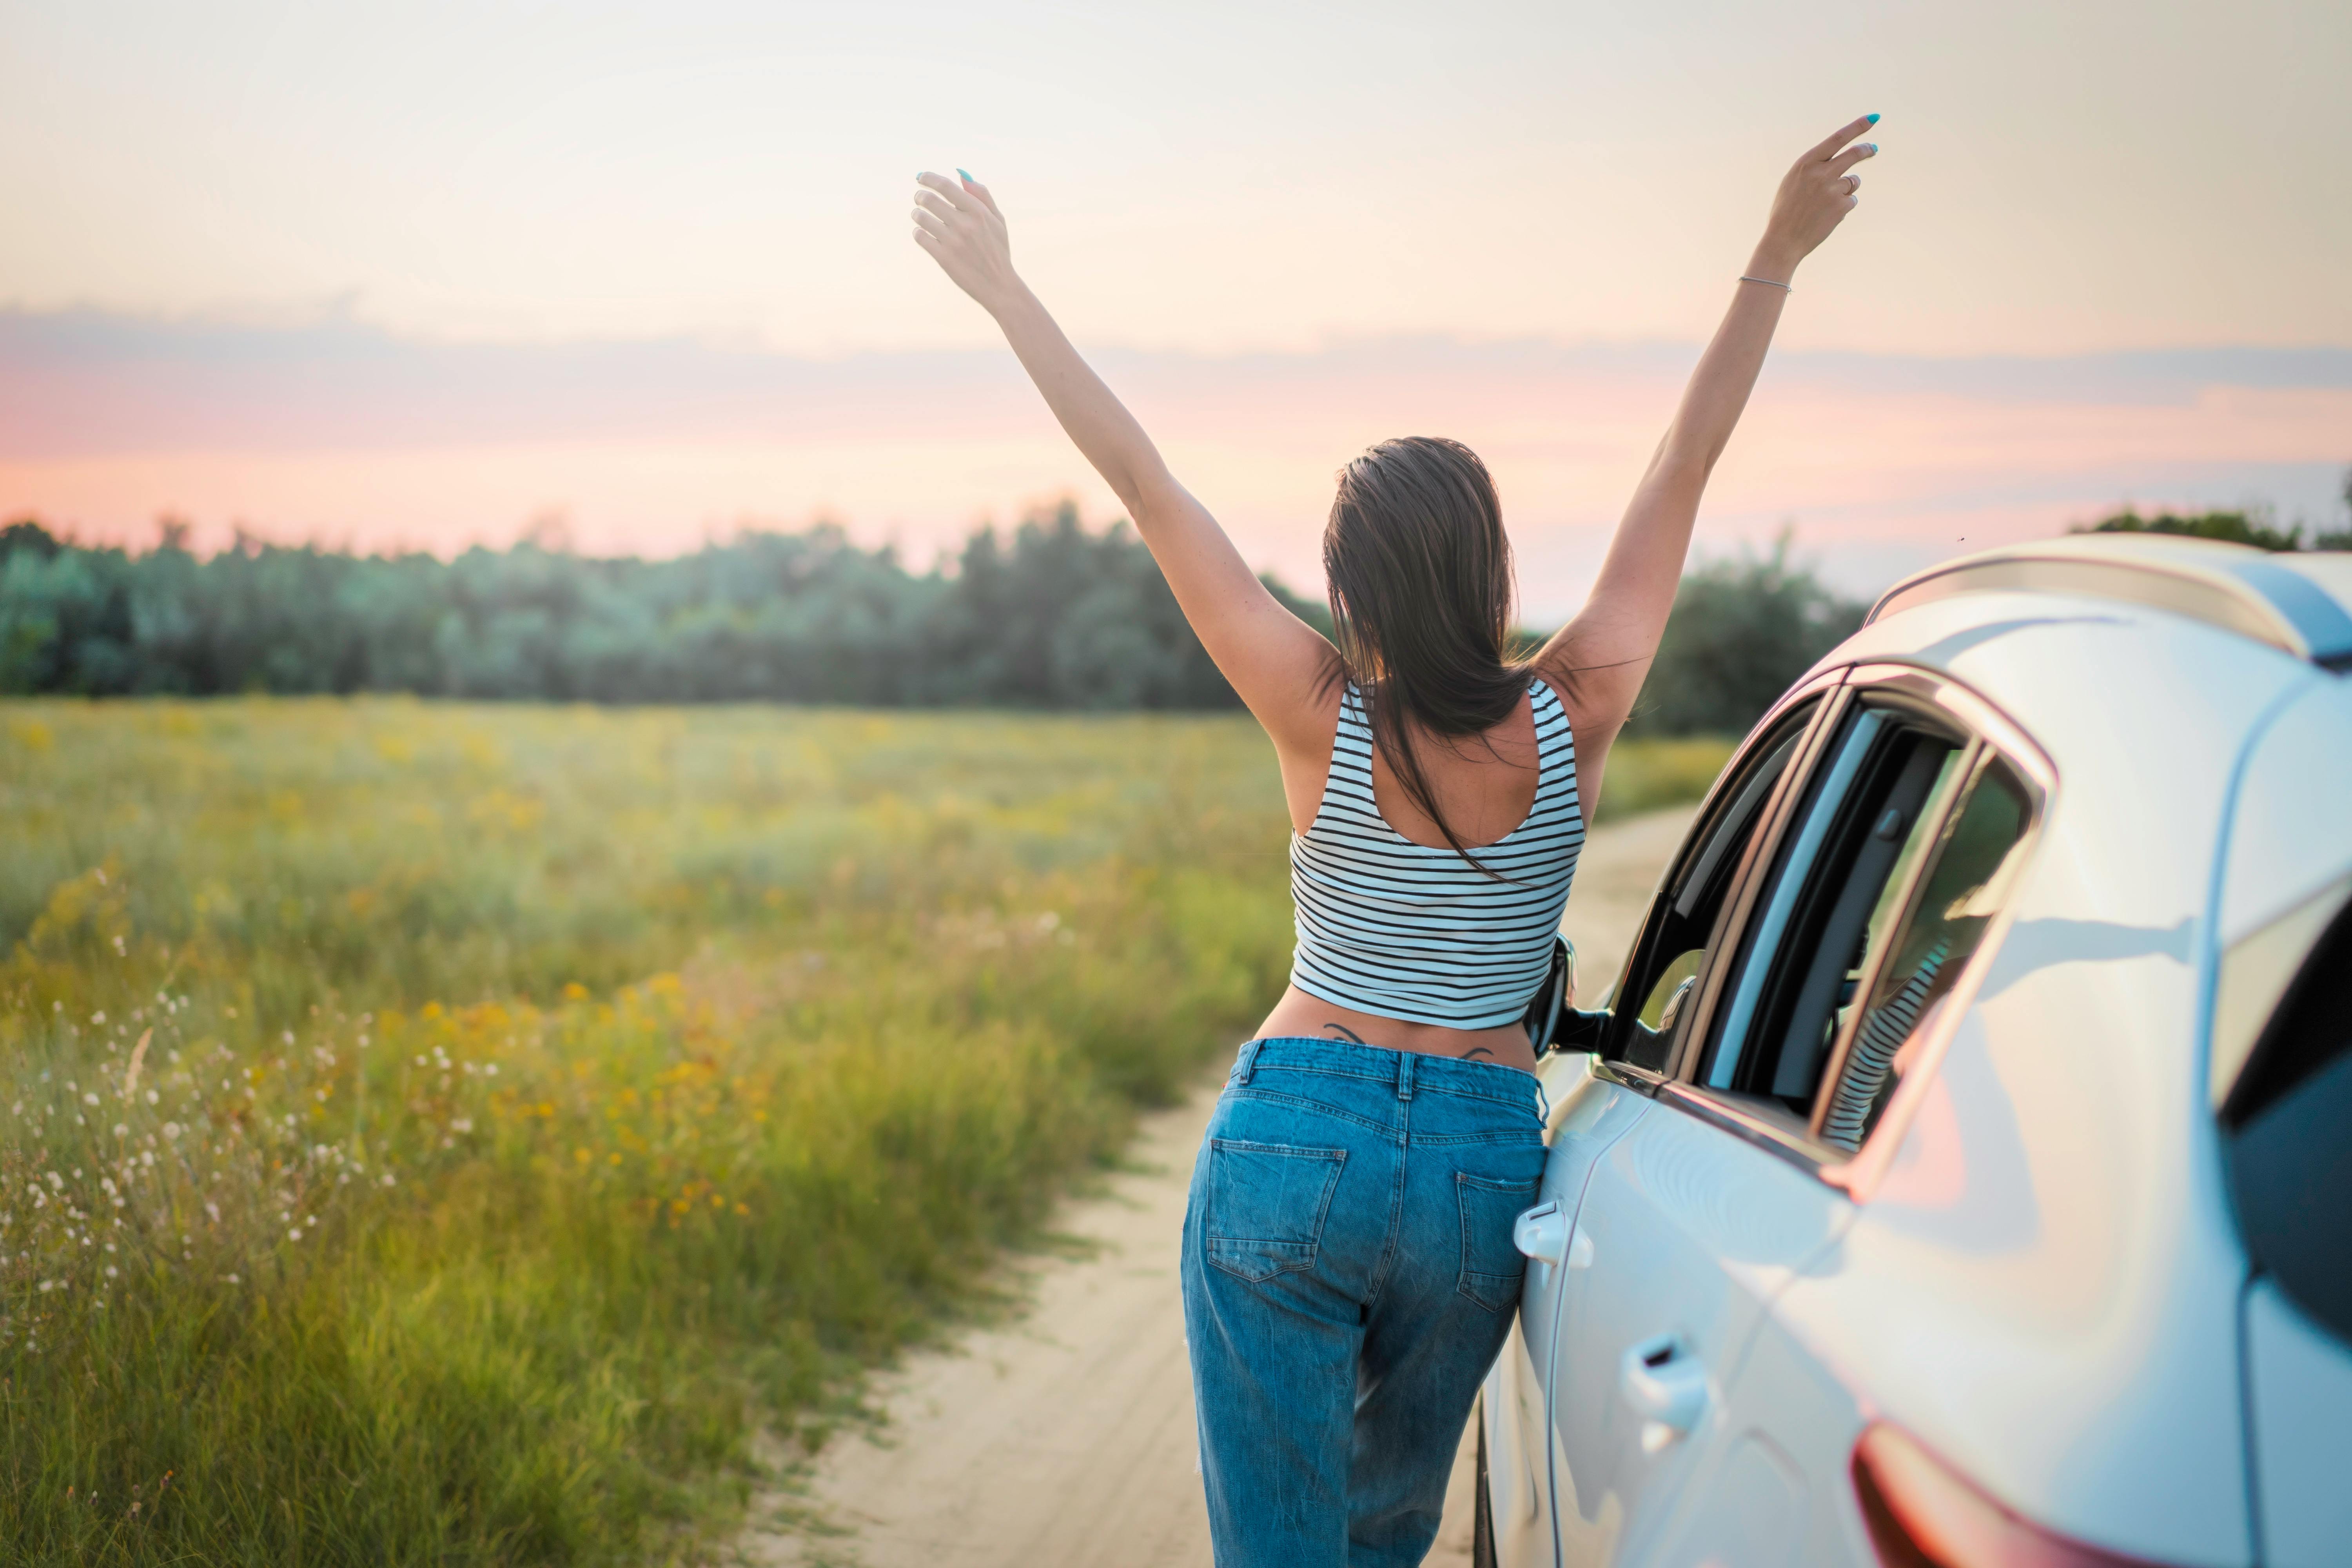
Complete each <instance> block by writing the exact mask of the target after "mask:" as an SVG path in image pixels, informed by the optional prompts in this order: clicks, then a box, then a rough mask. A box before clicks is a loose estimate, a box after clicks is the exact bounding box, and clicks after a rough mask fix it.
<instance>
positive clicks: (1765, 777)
mask: <svg viewBox="0 0 2352 1568" xmlns="http://www.w3.org/2000/svg"><path fill="white" fill-rule="evenodd" d="M1819 710H1820V700H1819V699H1813V700H1809V701H1806V702H1803V703H1801V704H1799V705H1798V706H1797V707H1795V708H1793V709H1791V710H1790V711H1789V712H1788V713H1787V714H1785V715H1783V716H1782V718H1781V719H1780V721H1779V722H1777V723H1776V724H1774V725H1773V726H1772V727H1771V728H1770V729H1769V730H1768V731H1766V732H1765V733H1764V734H1762V735H1761V736H1759V737H1758V739H1757V740H1756V741H1755V742H1753V743H1751V744H1750V745H1749V746H1748V750H1747V751H1746V752H1744V753H1742V754H1741V755H1740V756H1738V757H1737V758H1735V759H1734V760H1733V762H1732V763H1731V766H1730V767H1729V768H1727V770H1726V771H1725V784H1724V785H1723V787H1722V788H1720V789H1719V790H1718V791H1717V795H1716V801H1717V804H1716V805H1713V806H1711V807H1710V808H1709V811H1708V814H1707V816H1706V819H1705V820H1704V821H1702V822H1701V824H1700V825H1699V827H1698V830H1697V831H1696V832H1695V833H1694V834H1693V835H1692V836H1691V837H1690V840H1689V841H1688V843H1687V844H1685V847H1684V850H1683V854H1682V858H1680V859H1679V860H1678V861H1676V862H1675V868H1674V871H1673V873H1672V875H1671V876H1669V877H1668V879H1666V882H1665V885H1664V890H1663V891H1662V892H1661V894H1660V895H1659V898H1658V900H1657V901H1656V902H1655V904H1654V905H1653V906H1652V908H1651V910H1650V914H1649V918H1648V920H1647V921H1646V922H1645V923H1644V926H1643V933H1642V939H1641V941H1640V942H1639V943H1638V944H1637V945H1636V947H1635V949H1634V952H1633V958H1632V960H1631V961H1630V962H1629V963H1627V964H1626V968H1625V976H1624V979H1623V981H1622V982H1621V983H1620V984H1619V985H1618V987H1617V991H1616V994H1617V997H1618V1000H1619V1002H1620V1004H1621V1005H1620V1006H1619V1008H1618V1010H1617V1017H1616V1018H1615V1019H1614V1020H1613V1021H1612V1027H1611V1032H1610V1035H1609V1037H1608V1038H1607V1039H1606V1040H1605V1041H1604V1044H1603V1047H1602V1054H1603V1055H1605V1056H1608V1057H1611V1058H1614V1059H1617V1060H1622V1061H1627V1062H1631V1063H1633V1065H1634V1066H1636V1067H1641V1068H1648V1069H1649V1070H1650V1071H1652V1072H1662V1071H1664V1069H1665V1065H1666V1063H1667V1062H1668V1061H1669V1060H1670V1059H1671V1058H1672V1056H1673V1052H1674V1046H1675V1039H1676V1038H1677V1037H1678V1034H1679V1031H1680V1030H1681V1029H1682V1028H1683V1027H1684V1026H1686V1025H1687V1023H1688V1020H1689V1009H1688V1007H1687V1003H1688V1001H1689V999H1690V995H1691V991H1692V987H1693V986H1694V985H1695V984H1696V980H1697V976H1698V973H1699V969H1700V966H1701V964H1702V963H1703V961H1704V960H1705V958H1706V944H1707V942H1709V941H1710V940H1712V938H1713V935H1714V931H1715V927H1716V923H1717V915H1718V914H1719V913H1720V912H1721V911H1722V908H1723V902H1724V900H1725V899H1726V898H1727V896H1728V895H1729V892H1730V889H1731V885H1732V880H1733V872H1734V871H1735V870H1737V869H1738V865H1739V861H1740V858H1741V855H1742V853H1743V852H1744V851H1745V849H1746V847H1747V845H1748V839H1749V838H1750V837H1753V835H1754V834H1755V832H1756V829H1757V826H1758V825H1759V823H1760V822H1761V821H1762V819H1763V816H1764V807H1765V805H1766V803H1767V802H1769V800H1770V799H1771V795H1772V786H1773V785H1774V784H1778V783H1779V782H1780V775H1781V774H1782V773H1785V772H1786V771H1787V770H1788V766H1789V762H1790V758H1791V757H1793V756H1794V755H1795V754H1796V752H1797V747H1798V744H1799V742H1801V741H1802V740H1803V739H1804V735H1805V730H1806V727H1807V726H1808V725H1809V724H1810V723H1811V721H1812V720H1813V718H1814V716H1815V715H1816V714H1817V713H1818V712H1819Z"/></svg>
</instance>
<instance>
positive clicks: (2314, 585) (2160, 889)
mask: <svg viewBox="0 0 2352 1568" xmlns="http://www.w3.org/2000/svg"><path fill="white" fill-rule="evenodd" d="M2347 607H2352V555H2344V554H2332V555H2323V554H2305V555H2264V554H2262V553H2260V552H2255V551H2252V550H2247V549H2243V548H2241V547H2237V546H2231V545H2221V544H2211V543H2206V542H2198V541H2182V540H2171V539H2163V538H2150V537H2147V536H2137V537H2132V536H2126V537H2117V536H2099V537H2092V538H2077V539H2070V540H2065V541H2061V542H2052V543H2048V544H2043V545H2036V546H2030V547H2023V548H2019V549H2012V550H2002V551H1995V552H1988V553H1986V554H1982V555H1978V556H1973V557H1969V558H1965V559H1962V560H1959V561H1956V562H1953V563H1948V564H1947V565H1944V566H1941V567H1937V568H1936V569H1935V570H1933V571H1930V572H1927V573H1923V574H1919V575H1917V576H1915V577H1912V578H1910V579H1909V580H1907V581H1906V582H1905V583H1903V584H1899V585H1898V586H1897V587H1895V589H1894V590H1893V591H1892V592H1890V593H1889V594H1888V595H1886V596H1885V598H1884V599H1883V600H1881V601H1880V602H1879V604H1878V605H1877V607H1876V608H1875V609H1874V611H1873V613H1872V615H1871V618H1870V620H1869V622H1868V624H1867V625H1866V626H1864V628H1863V629H1862V631H1860V632H1859V633H1857V634H1856V635H1855V636H1854V637H1852V638H1851V639H1849V640H1848V641H1847V642H1846V643H1844V644H1843V646H1842V647H1839V648H1838V649H1837V650H1836V651H1835V652H1834V653H1832V655H1831V656H1830V657H1829V658H1826V659H1824V660H1823V661H1822V663H1821V664H1820V665H1819V666H1817V667H1816V668H1815V669H1814V670H1813V671H1812V672H1811V674H1809V675H1808V676H1807V677H1806V678H1805V679H1803V680H1802V681H1801V682H1800V683H1799V684H1798V685H1797V686H1796V687H1795V688H1794V689H1791V690H1790V692H1789V693H1788V695H1787V696H1785V697H1784V698H1782V699H1781V700H1780V704H1779V705H1778V706H1777V707H1776V708H1775V709H1774V710H1772V712H1771V713H1770V714H1769V715H1768V716H1767V717H1766V718H1765V720H1764V721H1763V722H1762V723H1761V724H1759V726H1758V727H1757V729H1756V731H1755V732H1754V733H1753V734H1752V735H1750V736H1749V737H1748V741H1747V742H1746V744H1745V745H1744V746H1743V747H1742V748H1741V749H1740V752H1739V753H1738V756H1737V757H1736V758H1735V759H1734V760H1733V762H1732V763H1731V764H1730V766H1729V767H1728V768H1727V770H1726V771H1725V773H1724V775H1723V777H1722V778H1721V780H1719V781H1718V782H1717V785H1716V787H1715V790H1714V792H1713V794H1712V795H1710V796H1709V798H1708V800H1707V802H1706V805H1705V806H1704V807H1703V808H1702V809H1701V811H1700V813H1699V816H1698V818H1697V821H1696V826H1694V828H1693V829H1692V832H1691V834H1690V837H1689V838H1688V840H1687V841H1686V843H1685V845H1684V847H1683V848H1682V850H1681V852H1680V854H1679V856H1678V857H1677V858H1676V859H1675V862H1674V864H1673V865H1672V866H1671V868H1669V869H1668V871H1667V873H1666V875H1665V878H1664V880H1663V882H1662V883H1661V884H1660V886H1659V889H1658V891H1657V893H1656V895H1655V896H1654V900H1653V901H1652V904H1651V907H1650V910H1649V912H1648V914H1647V916H1646V918H1645V920H1644V921H1643V928H1642V932H1641V935H1640V938H1639V940H1638V942H1636V944H1635V947H1634V949H1633V955H1632V957H1631V958H1630V959H1629V960H1628V962H1627V966H1626V971H1625V973H1624V975H1623V976H1622V978H1621V982H1620V984H1618V985H1617V987H1616V988H1615V990H1614V993H1613V996H1614V999H1615V1003H1616V1005H1615V1007H1614V1009H1613V1011H1603V1012H1600V1013H1592V1014H1583V1015H1570V1016H1569V1017H1570V1023H1571V1025H1572V1026H1573V1027H1572V1028H1571V1030H1570V1043H1571V1044H1574V1045H1578V1046H1582V1047H1589V1048H1588V1049H1560V1050H1555V1051H1553V1052H1552V1053H1550V1054H1549V1055H1548V1056H1546V1057H1545V1058H1543V1065H1542V1070H1543V1075H1544V1079H1545V1084H1546V1088H1547V1089H1548V1090H1549V1096H1550V1099H1551V1103H1552V1106H1553V1110H1552V1116H1551V1122H1550V1128H1549V1134H1548V1136H1549V1142H1550V1147H1551V1153H1550V1158H1549V1168H1548V1170H1547V1172H1546V1173H1545V1177H1544V1185H1543V1188H1542V1191H1541V1192H1540V1194H1538V1199H1539V1201H1538V1205H1537V1206H1536V1207H1535V1208H1533V1209H1532V1210H1530V1211H1529V1212H1528V1214H1526V1215H1523V1216H1522V1217H1521V1219H1520V1221H1519V1226H1518V1237H1519V1244H1520V1250H1521V1251H1522V1252H1524V1253H1526V1254H1527V1255H1528V1258H1529V1262H1528V1270H1527V1282H1526V1286H1525V1290H1524V1294H1523V1297H1522V1299H1521V1303H1520V1310H1519V1318H1518V1323H1517V1329H1516V1331H1514V1333H1513V1334H1512V1336H1511V1340H1510V1342H1509V1343H1508V1344H1507V1346H1506V1347H1505V1350H1504V1352H1503V1354H1502V1357H1501V1359H1500V1360H1499V1361H1498V1362H1497V1363H1496V1367H1495V1370H1494V1372H1493V1373H1491V1374H1490V1376H1489V1378H1488V1380H1487V1383H1486V1388H1485V1391H1484V1394H1483V1396H1482V1398H1481V1401H1480V1407H1479V1415H1478V1416H1477V1420H1478V1421H1479V1424H1480V1426H1479V1438H1480V1458H1481V1467H1480V1469H1481V1474H1480V1483H1481V1484H1480V1488H1479V1492H1478V1499H1477V1500H1478V1504H1479V1515H1480V1517H1479V1521H1478V1532H1477V1550H1478V1555H1479V1560H1480V1561H1481V1562H1482V1563H1500V1564H1504V1565H1506V1568H1565V1565H1571V1564H1599V1563H1612V1564H1643V1565H1651V1564H1655V1565H1662V1568H1663V1565H1673V1568H1682V1565H1686V1564H1700V1563H1712V1564H1721V1565H1726V1568H1738V1565H1748V1564H1752V1565H1755V1568H1777V1565H1782V1564H1787V1565H1791V1568H1794V1565H1799V1564H1802V1565H1806V1568H1811V1565H1813V1564H1858V1565H1859V1564H1878V1563H1884V1564H1888V1565H1909V1564H1928V1563H1932V1564H1938V1565H1941V1568H1987V1565H1990V1564H2032V1565H2035V1568H2059V1565H2071V1564H2094V1563H2161V1564H2173V1565H2182V1568H2186V1565H2189V1564H2231V1565H2238V1564H2254V1563H2261V1564H2268V1565H2270V1568H2319V1565H2320V1564H2346V1563H2352V909H2347V895H2352V677H2347V675H2346V674H2345V673H2344V672H2345V671H2347V670H2352V613H2347ZM1572 915H1573V906H1571V919H1572Z"/></svg>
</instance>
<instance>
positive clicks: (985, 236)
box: [914, 169, 1021, 315]
mask: <svg viewBox="0 0 2352 1568" xmlns="http://www.w3.org/2000/svg"><path fill="white" fill-rule="evenodd" d="M956 173H957V174H960V175H962V178H961V180H950V179H949V178H948V177H947V176H946V175H944V174H918V175H916V176H915V183H916V184H917V185H919V187H920V188H919V190H917V191H916V192H915V213H914V217H915V243H916V244H917V245H919V246H921V247H923V248H924V249H925V250H928V251H929V252H930V253H931V259H932V260H934V261H936V262H938V263H939V264H940V271H942V272H944V273H946V274H947V275H948V277H949V278H950V279H952V280H953V281H954V283H955V286H956V287H957V288H959V289H962V290H963V291H964V292H965V293H967V294H969V295H971V297H972V298H973V299H974V300H978V301H979V302H980V307H981V309H982V310H986V311H987V312H988V313H989V314H990V315H995V314H996V313H997V312H998V311H999V310H1002V309H1003V306H1004V305H1005V303H1006V302H1007V301H1009V300H1012V299H1013V298H1014V297H1015V296H1016V295H1017V294H1018V293H1019V291H1020V289H1021V279H1020V277H1019V276H1018V275H1017V274H1015V273H1014V272H1013V240H1012V237H1010V236H1009V235H1008V234H1007V233H1006V231H1005V227H1004V215H1003V213H1001V212H998V211H997V210H996V199H995V198H994V197H993V196H991V195H989V194H988V187H987V186H985V185H983V184H981V183H980V182H979V181H978V180H975V179H973V178H972V177H971V175H969V174H963V171H962V170H961V169H959V170H957V171H956Z"/></svg>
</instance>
